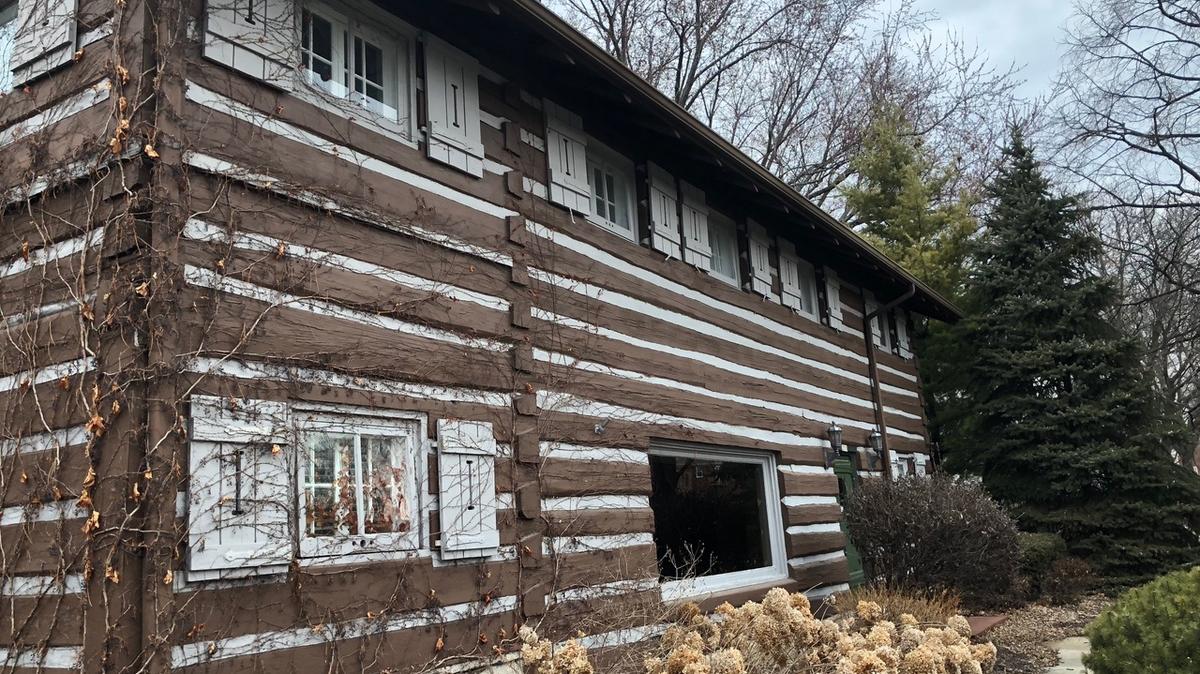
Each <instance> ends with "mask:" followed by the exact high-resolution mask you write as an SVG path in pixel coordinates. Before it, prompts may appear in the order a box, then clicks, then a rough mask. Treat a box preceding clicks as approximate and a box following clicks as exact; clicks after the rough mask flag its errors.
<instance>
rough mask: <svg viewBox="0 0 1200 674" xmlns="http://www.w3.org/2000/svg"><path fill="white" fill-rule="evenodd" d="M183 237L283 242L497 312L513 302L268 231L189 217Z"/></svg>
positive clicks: (320, 258)
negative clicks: (290, 240) (232, 229)
mask: <svg viewBox="0 0 1200 674" xmlns="http://www.w3.org/2000/svg"><path fill="white" fill-rule="evenodd" d="M183 236H184V238H187V239H192V240H195V241H206V242H211V243H228V244H229V245H232V246H233V247H234V248H238V249H241V250H249V251H256V252H263V253H277V252H278V251H279V249H280V245H282V246H283V250H284V254H285V255H287V256H288V257H293V258H296V259H298V260H305V261H309V262H316V263H319V264H322V265H324V266H326V267H329V268H332V269H340V270H342V271H348V272H351V273H354V274H360V275H363V276H370V277H372V278H378V279H383V280H385V281H388V282H389V283H394V284H396V285H399V286H404V287H406V288H411V289H413V290H417V291H420V292H428V293H433V294H436V295H441V296H443V297H446V298H449V299H452V300H455V301H462V302H470V303H472V304H478V305H479V306H481V307H486V308H488V309H495V310H496V311H508V310H509V307H510V304H511V303H510V302H509V301H508V300H506V299H504V298H501V297H496V296H494V295H488V294H485V293H481V292H477V291H474V290H470V289H467V288H463V287H460V286H456V285H452V284H450V283H446V282H444V281H435V280H432V279H428V278H425V277H423V276H417V275H416V274H411V273H409V272H405V271H400V270H398V269H393V268H391V267H384V266H382V265H378V264H375V263H373V262H367V261H365V260H361V259H358V258H353V257H350V256H348V255H342V254H340V253H334V252H332V251H327V250H322V249H320V248H313V247H312V246H305V245H302V244H297V243H287V242H285V241H283V240H282V239H277V238H275V237H272V236H267V235H265V234H255V233H251V232H244V231H239V232H237V233H236V235H235V236H233V237H232V240H231V238H230V235H229V232H227V231H226V230H225V229H224V228H222V227H220V226H219V225H214V224H211V223H208V222H205V221H203V220H197V219H195V218H192V219H190V220H188V222H187V224H186V225H184V228H183Z"/></svg>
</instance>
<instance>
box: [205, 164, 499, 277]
mask: <svg viewBox="0 0 1200 674" xmlns="http://www.w3.org/2000/svg"><path fill="white" fill-rule="evenodd" d="M183 159H184V162H185V163H186V164H187V165H188V166H191V167H193V168H196V169H199V170H201V171H204V172H206V173H212V174H215V175H221V176H225V177H228V178H232V179H234V180H238V181H241V182H243V183H246V184H248V185H252V186H254V187H258V188H260V189H264V190H268V191H270V192H272V193H274V194H277V195H279V196H281V197H284V198H286V199H290V200H293V201H297V202H300V203H302V204H307V205H309V206H312V207H314V208H317V209H319V210H322V211H328V212H330V213H334V214H336V215H340V216H343V217H346V218H351V219H354V220H358V221H359V222H363V223H366V224H368V225H371V226H372V227H379V228H381V229H386V230H389V231H393V232H397V233H399V234H403V235H405V236H411V237H414V238H417V239H420V240H422V241H427V242H429V243H433V244H436V245H439V246H442V247H444V248H449V249H450V250H455V251H458V252H460V253H465V254H467V255H474V256H475V257H478V258H480V259H483V260H487V261H488V262H494V263H496V264H499V265H502V266H505V267H511V266H512V263H513V262H512V256H511V255H507V254H505V253H500V252H497V251H494V250H491V249H489V248H485V247H483V246H477V245H475V244H473V243H468V242H466V241H462V240H461V239H456V238H454V237H452V236H448V235H446V234H443V233H441V232H436V231H433V230H430V229H425V228H423V227H418V226H416V225H411V224H405V225H403V226H400V225H396V224H394V222H393V221H392V219H390V218H388V217H387V216H383V215H379V214H377V213H373V212H371V211H369V210H365V209H360V208H352V207H346V206H342V205H341V204H339V203H338V202H336V201H334V200H332V199H329V198H328V197H325V196H323V195H320V194H317V193H316V192H312V191H310V190H306V189H304V188H302V187H300V186H298V185H293V184H291V183H288V182H287V181H284V180H281V179H279V178H276V177H274V176H271V175H268V174H265V173H259V172H257V171H253V170H250V169H247V168H244V167H242V166H238V165H237V164H234V163H232V162H229V161H226V160H224V159H220V158H218V157H213V156H211V155H207V154H203V153H200V152H185V153H184V156H183Z"/></svg>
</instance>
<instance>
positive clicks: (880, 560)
mask: <svg viewBox="0 0 1200 674" xmlns="http://www.w3.org/2000/svg"><path fill="white" fill-rule="evenodd" d="M846 523H847V525H848V527H849V530H850V537H851V539H852V540H853V541H854V544H855V545H856V546H857V548H858V551H859V554H860V555H861V556H862V559H863V562H864V564H865V566H866V567H867V573H868V577H869V578H871V579H873V580H874V581H875V582H876V583H879V584H883V585H886V586H888V587H892V588H898V589H912V590H919V591H928V590H931V589H932V590H937V589H945V590H953V591H955V592H957V593H958V594H959V595H960V596H961V597H962V598H963V600H964V602H966V603H967V604H968V605H972V606H992V605H1003V604H1007V603H1011V601H1012V592H1013V589H1014V587H1015V585H1016V580H1017V571H1018V568H1019V564H1020V559H1019V557H1020V553H1019V549H1018V545H1017V528H1016V525H1015V524H1014V523H1013V520H1012V518H1010V517H1009V516H1008V515H1007V514H1006V513H1005V512H1004V510H1003V509H1002V508H1001V507H1000V506H999V504H997V503H996V502H995V501H993V500H992V499H991V497H989V496H988V495H987V494H986V493H985V492H984V491H983V488H982V487H981V486H980V485H978V484H976V483H972V482H966V481H961V480H956V479H954V478H951V477H948V476H945V475H936V476H933V477H919V478H904V479H900V480H896V481H888V480H867V481H864V482H863V484H862V485H861V486H860V488H859V489H858V490H857V492H856V493H855V495H854V496H853V497H852V498H851V499H850V501H849V503H847V504H846Z"/></svg>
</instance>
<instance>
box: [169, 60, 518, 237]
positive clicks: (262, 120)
mask: <svg viewBox="0 0 1200 674" xmlns="http://www.w3.org/2000/svg"><path fill="white" fill-rule="evenodd" d="M186 86H187V92H186V96H187V99H188V100H189V101H192V102H193V103H196V104H197V105H201V106H203V107H206V108H209V109H210V110H216V111H217V112H220V113H222V114H225V115H229V116H230V117H233V118H234V119H237V120H240V121H242V122H245V123H247V124H251V125H253V126H257V127H259V128H261V129H263V130H264V131H267V132H269V133H273V134H275V135H278V136H280V137H282V138H286V139H288V140H291V141H295V142H297V143H300V144H302V145H306V146H308V147H311V148H313V149H315V150H318V151H320V152H323V153H325V154H327V155H329V156H331V157H334V158H336V159H340V160H342V161H346V162H350V163H352V164H354V165H356V166H359V167H361V168H363V169H365V170H367V171H370V172H372V173H376V174H378V175H381V176H383V177H385V178H388V179H390V180H396V181H399V182H402V183H404V184H406V185H409V186H410V187H413V188H415V189H418V190H421V191H424V192H428V193H429V194H433V195H436V196H439V197H442V198H445V199H449V200H450V201H454V202H456V203H460V204H462V205H464V206H466V207H468V208H470V209H472V210H476V211H479V212H480V213H484V214H486V215H490V216H492V217H495V218H500V219H504V218H506V217H508V216H510V215H517V213H516V212H515V211H510V210H508V209H507V208H504V207H502V206H498V205H496V204H493V203H492V202H490V201H486V200H484V199H480V198H479V197H476V196H474V195H472V194H467V193H466V192H462V191H459V190H456V189H454V188H452V187H448V186H446V185H443V184H442V183H439V182H436V181H434V180H431V179H429V178H426V177H425V176H422V175H418V174H416V173H413V172H412V171H408V170H406V169H403V168H400V167H399V166H396V165H395V164H391V163H388V162H385V161H383V160H381V159H377V158H375V157H372V156H370V155H367V154H363V153H362V152H359V151H357V150H355V149H353V148H351V147H349V146H346V145H339V144H337V143H333V142H331V141H328V140H326V139H324V138H322V137H321V136H318V135H317V134H315V133H312V132H310V131H306V130H305V129H301V128H300V127H297V126H294V125H292V124H288V123H287V122H284V121H282V120H279V119H275V118H273V117H270V116H268V115H265V114H263V113H261V112H259V111H258V110H255V109H254V108H251V107H249V106H247V105H245V104H243V103H240V102H238V101H235V100H233V99H232V98H229V97H227V96H223V95H221V94H218V93H216V92H215V91H210V90H208V89H205V88H204V87H202V86H200V85H199V84H197V83H195V82H191V81H189V82H187V83H186Z"/></svg>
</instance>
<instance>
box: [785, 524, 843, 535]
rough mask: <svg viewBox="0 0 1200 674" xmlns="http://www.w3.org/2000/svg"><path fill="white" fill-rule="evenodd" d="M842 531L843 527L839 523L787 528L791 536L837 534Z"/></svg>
mask: <svg viewBox="0 0 1200 674" xmlns="http://www.w3.org/2000/svg"><path fill="white" fill-rule="evenodd" d="M841 531H842V525H841V524H838V523H837V522H826V523H822V524H796V525H792V526H790V527H788V528H787V530H786V532H787V533H789V534H836V533H840V532H841Z"/></svg>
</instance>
